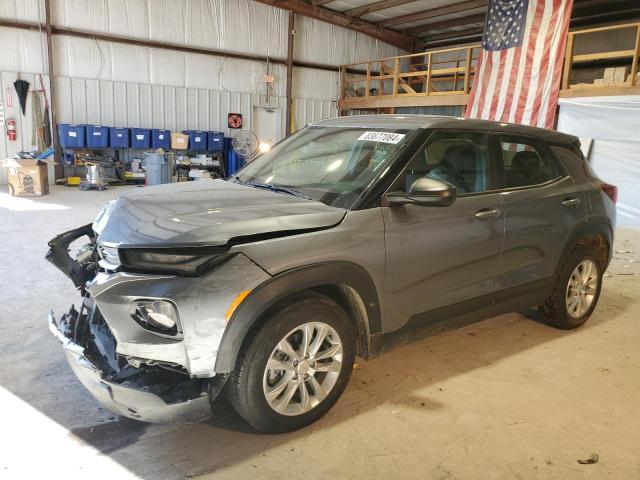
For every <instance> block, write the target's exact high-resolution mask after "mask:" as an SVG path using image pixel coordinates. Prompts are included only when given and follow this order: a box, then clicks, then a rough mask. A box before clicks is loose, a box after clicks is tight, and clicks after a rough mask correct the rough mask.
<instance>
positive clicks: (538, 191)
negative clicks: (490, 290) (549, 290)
mask: <svg viewBox="0 0 640 480" xmlns="http://www.w3.org/2000/svg"><path fill="white" fill-rule="evenodd" d="M504 201H505V205H506V214H507V217H506V236H505V244H504V250H503V252H502V262H501V271H500V275H499V276H498V285H497V288H498V290H502V289H506V288H511V287H516V286H518V285H523V284H526V283H529V282H535V281H538V280H542V279H545V278H549V277H552V276H553V274H554V272H555V269H556V265H557V263H558V261H559V260H560V254H561V252H562V250H563V249H564V246H565V245H566V243H567V241H568V240H569V237H570V236H571V234H572V233H573V231H574V229H575V227H576V226H577V225H578V224H579V223H584V221H585V217H586V211H585V201H584V194H583V193H582V192H576V188H575V184H574V182H573V180H572V179H571V178H569V177H564V178H562V179H560V180H559V181H557V182H554V183H552V184H550V185H546V186H541V187H537V188H531V189H525V190H521V191H511V192H504Z"/></svg>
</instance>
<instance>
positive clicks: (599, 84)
mask: <svg viewBox="0 0 640 480" xmlns="http://www.w3.org/2000/svg"><path fill="white" fill-rule="evenodd" d="M622 29H628V30H629V34H630V35H633V38H635V46H634V48H633V49H628V50H610V51H605V52H597V53H581V54H578V55H576V54H575V52H574V50H575V45H576V42H577V40H578V38H580V37H583V38H588V36H589V35H594V34H597V33H601V32H605V31H614V30H622ZM639 56H640V22H636V23H627V24H624V25H612V26H607V27H599V28H589V29H586V30H577V31H575V32H569V34H568V37H567V48H566V52H565V58H564V69H563V73H562V87H561V96H574V95H590V94H591V95H596V94H599V95H611V94H618V93H620V94H624V93H625V92H627V91H628V89H629V88H632V89H633V88H634V87H637V86H640V78H638V57H639ZM624 59H627V60H628V61H627V62H626V63H627V64H626V65H621V66H617V67H612V66H610V65H612V62H618V63H621V62H622V63H624ZM629 63H630V67H631V68H630V70H627V67H629ZM580 65H582V66H585V65H594V66H603V67H604V70H603V77H602V78H596V79H593V80H592V81H591V82H590V83H589V82H580V83H572V76H573V70H574V67H575V66H580ZM608 65H609V66H608ZM627 72H628V73H627ZM604 87H607V88H608V90H602V88H604ZM590 90H592V91H591V92H590Z"/></svg>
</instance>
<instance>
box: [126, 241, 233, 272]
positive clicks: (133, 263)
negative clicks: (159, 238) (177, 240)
mask: <svg viewBox="0 0 640 480" xmlns="http://www.w3.org/2000/svg"><path fill="white" fill-rule="evenodd" d="M119 252H120V260H121V263H122V266H123V267H124V270H126V271H129V272H143V273H170V274H174V275H183V276H197V275H202V274H203V273H206V272H207V271H209V270H211V269H212V268H214V267H215V266H217V265H219V264H220V263H222V262H224V261H225V260H227V259H228V258H229V257H230V256H231V254H230V253H229V251H228V249H227V248H226V247H185V248H153V249H142V248H120V249H119Z"/></svg>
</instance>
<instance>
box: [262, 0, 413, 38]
mask: <svg viewBox="0 0 640 480" xmlns="http://www.w3.org/2000/svg"><path fill="white" fill-rule="evenodd" d="M255 1H256V2H260V3H264V4H265V5H271V6H272V7H277V8H282V9H284V10H289V11H292V12H294V13H297V14H298V15H303V16H305V17H309V18H315V19H316V20H320V21H322V22H326V23H330V24H332V25H337V26H339V27H343V28H348V29H349V30H353V31H356V32H360V33H364V34H365V35H369V36H370V37H373V38H377V39H378V40H381V41H383V42H385V43H388V44H390V45H393V46H395V47H398V48H402V49H404V50H411V47H412V45H413V38H412V37H409V36H407V35H404V34H402V33H400V32H396V31H395V30H390V29H388V28H384V27H382V26H380V25H375V24H373V23H369V22H365V21H364V20H360V19H357V18H351V17H348V16H346V15H344V14H343V13H339V12H334V11H333V10H329V9H327V8H323V7H317V6H314V5H312V4H310V3H306V2H304V1H302V0H255Z"/></svg>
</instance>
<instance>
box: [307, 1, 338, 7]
mask: <svg viewBox="0 0 640 480" xmlns="http://www.w3.org/2000/svg"><path fill="white" fill-rule="evenodd" d="M329 2H333V0H311V5H314V6H319V5H324V4H325V3H329Z"/></svg>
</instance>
